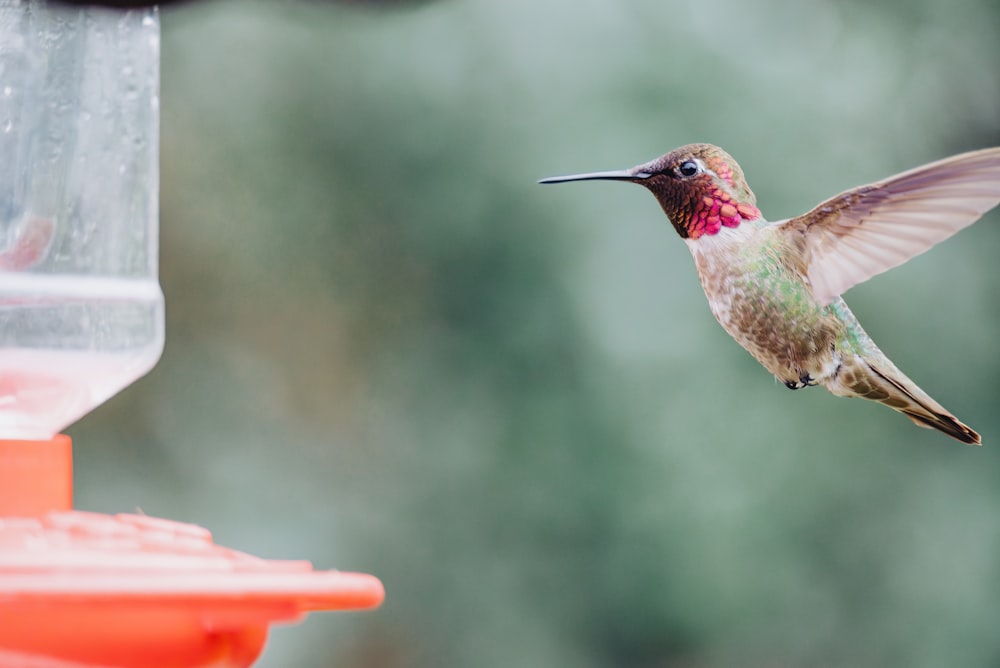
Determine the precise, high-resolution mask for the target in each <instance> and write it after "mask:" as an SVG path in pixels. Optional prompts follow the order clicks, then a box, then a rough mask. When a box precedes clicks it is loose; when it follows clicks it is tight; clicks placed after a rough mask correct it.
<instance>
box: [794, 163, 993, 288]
mask: <svg viewBox="0 0 1000 668" xmlns="http://www.w3.org/2000/svg"><path fill="white" fill-rule="evenodd" d="M998 203H1000V147H998V148H989V149H984V150H982V151H973V152H971V153H963V154H961V155H956V156H953V157H951V158H946V159H945V160H940V161H938V162H932V163H930V164H928V165H924V166H922V167H917V168H916V169H911V170H910V171H907V172H903V173H902V174H897V175H896V176H893V177H890V178H888V179H885V180H884V181H879V182H877V183H873V184H871V185H867V186H862V187H860V188H855V189H853V190H848V191H847V192H844V193H841V194H840V195H837V196H836V197H833V198H831V199H829V200H827V201H825V202H823V203H822V204H820V205H819V206H817V207H816V208H815V209H813V210H812V211H809V212H808V213H806V214H803V215H801V216H799V217H797V218H792V219H790V220H787V221H785V222H784V223H781V225H782V229H783V231H784V232H785V233H787V234H789V235H795V236H799V237H800V240H799V243H800V244H801V247H802V248H803V249H804V258H803V259H804V262H805V265H804V270H805V272H806V275H807V277H808V278H809V282H810V284H811V285H812V290H813V294H814V295H815V297H816V299H818V300H819V301H820V302H821V303H823V304H829V303H830V302H832V301H833V300H834V299H836V298H837V296H838V295H840V294H841V293H843V292H844V291H846V290H848V289H849V288H851V287H853V286H855V285H857V284H858V283H861V282H863V281H866V280H868V279H869V278H871V277H872V276H874V275H876V274H880V273H882V272H883V271H886V270H887V269H891V268H893V267H896V266H899V265H900V264H903V263H904V262H906V261H907V260H909V259H910V258H912V257H913V256H915V255H919V254H920V253H923V252H924V251H926V250H928V249H929V248H930V247H931V246H933V245H935V244H937V243H939V242H941V241H943V240H945V239H947V238H948V237H950V236H951V235H952V234H954V233H955V232H957V231H958V230H960V229H962V228H964V227H967V226H969V225H971V224H972V223H974V222H976V221H977V220H979V218H980V217H981V216H982V215H983V214H984V213H986V212H987V211H989V210H990V209H992V208H993V207H995V206H996V205H997V204H998Z"/></svg>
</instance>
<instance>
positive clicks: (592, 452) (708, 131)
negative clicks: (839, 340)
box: [70, 0, 1000, 668]
mask: <svg viewBox="0 0 1000 668" xmlns="http://www.w3.org/2000/svg"><path fill="white" fill-rule="evenodd" d="M348 4H349V6H337V5H330V4H326V3H287V2H271V3H267V2H248V1H246V0H243V1H240V2H237V1H235V0H233V1H229V2H206V3H201V4H198V3H192V4H187V5H183V6H181V7H179V8H177V9H173V10H165V11H164V12H163V15H162V23H163V72H162V78H163V91H162V108H163V132H162V192H161V204H162V214H161V226H162V232H161V239H162V241H161V248H162V260H161V278H162V283H163V287H164V291H165V293H166V296H167V303H168V320H167V322H168V325H167V348H166V352H165V354H164V357H163V359H162V361H161V363H160V364H159V366H158V367H157V368H156V369H155V370H154V371H153V372H152V373H151V374H150V376H149V377H147V378H145V379H143V380H142V381H140V382H139V383H137V384H136V385H135V386H134V387H133V388H131V389H129V390H127V391H125V392H124V393H123V394H122V395H120V396H119V397H117V398H115V399H113V400H112V401H110V402H109V403H108V404H106V405H105V406H103V407H102V408H100V409H98V410H97V411H96V412H95V413H94V414H93V415H91V416H90V417H88V418H87V419H85V420H84V421H83V422H81V423H80V424H79V425H77V426H75V427H74V428H72V429H71V431H70V433H71V434H72V435H73V436H74V438H75V440H76V443H77V469H78V470H77V505H78V507H81V508H87V509H93V510H100V511H108V512H116V511H122V510H130V509H132V507H134V506H138V507H140V508H141V509H142V510H143V511H144V512H147V513H149V514H152V515H158V516H163V517H170V518H173V519H178V520H184V521H191V522H196V523H199V524H202V525H205V526H207V527H209V528H211V529H212V530H213V532H214V534H215V537H216V540H217V541H218V542H219V543H221V544H224V545H228V546H232V547H235V548H239V549H243V550H246V551H249V552H253V553H256V554H260V555H262V556H267V557H273V558H307V559H310V560H311V561H313V562H314V564H315V565H316V566H317V567H320V568H343V569H350V570H361V571H366V572H371V573H374V574H376V575H378V576H379V577H380V578H382V580H383V581H384V583H385V585H386V588H387V594H388V598H387V602H386V604H385V606H384V607H383V608H382V609H381V610H379V611H377V612H374V613H347V614H342V615H341V614H338V615H313V616H312V617H310V618H309V619H308V621H307V622H306V623H305V624H303V625H301V626H298V627H295V628H291V629H278V630H276V631H275V632H274V633H273V635H272V640H271V644H270V645H269V647H268V650H267V651H266V652H265V655H264V658H263V659H262V661H261V663H260V665H261V666H302V667H305V668H309V667H314V666H315V667H319V666H344V667H347V666H350V667H355V668H362V667H364V668H370V667H376V666H377V667H379V668H382V667H384V668H397V667H399V668H416V667H424V666H439V667H448V666H456V667H457V666H481V667H489V666H527V667H532V666H539V667H542V666H582V667H594V668H596V667H604V666H640V667H650V668H652V667H665V666H671V667H673V666H677V667H707V666H731V665H742V666H762V667H763V666H775V665H797V666H914V667H921V666H927V667H932V666H941V665H962V666H990V665H996V664H997V663H998V662H1000V634H998V633H997V628H998V627H1000V520H998V519H997V517H998V515H1000V484H998V481H1000V454H998V452H1000V414H998V411H997V410H996V396H997V393H998V390H1000V358H998V356H997V355H996V350H997V347H996V332H997V331H998V328H1000V306H998V304H1000V300H998V299H997V296H998V295H1000V271H997V270H996V260H995V255H996V252H995V251H996V249H997V248H998V247H1000V230H998V229H997V226H998V224H1000V215H998V213H997V212H993V213H992V214H990V215H989V216H988V217H987V218H986V219H985V220H984V221H983V222H981V223H980V224H978V225H977V226H975V227H973V228H972V229H970V230H967V231H965V232H963V233H962V234H960V235H959V236H958V237H956V238H955V239H953V240H951V241H948V242H947V243H945V244H943V245H942V246H941V247H939V248H937V249H935V250H934V251H933V252H931V253H929V254H927V255H924V256H921V257H920V258H917V259H915V260H913V261H912V262H910V263H909V264H907V265H905V266H903V267H901V268H899V269H896V270H894V271H893V272H891V273H889V274H886V275H884V276H881V277H878V278H877V279H875V280H873V281H871V282H870V283H868V284H865V285H863V286H859V287H858V288H856V289H854V290H852V291H851V292H850V293H849V294H848V295H847V299H848V302H849V303H850V304H851V305H852V307H854V309H855V311H856V312H857V314H858V316H859V318H860V319H861V321H862V322H863V323H864V324H865V325H866V326H867V328H868V330H869V332H870V333H871V334H872V335H873V337H874V338H875V339H876V341H878V342H880V343H881V344H882V347H883V349H884V350H885V351H886V352H887V353H888V354H889V355H890V356H891V357H893V358H894V360H895V361H896V363H897V364H898V365H899V366H900V367H901V368H903V369H904V370H905V371H906V372H907V373H908V374H909V375H910V376H912V377H913V378H914V379H915V380H917V381H918V382H919V383H920V384H921V385H922V386H923V387H924V388H925V389H926V390H927V391H928V392H930V393H931V394H932V395H933V396H935V398H937V399H938V400H939V401H941V402H942V403H943V404H944V405H945V406H947V407H949V408H950V409H952V410H953V411H955V412H956V414H957V415H958V416H959V417H960V418H962V419H963V420H966V421H967V422H969V424H971V425H972V426H973V427H974V428H976V429H978V430H979V431H980V432H981V433H982V434H983V437H984V441H985V443H986V445H985V447H984V448H982V449H974V448H968V447H963V446H960V445H958V444H955V443H953V442H951V441H949V440H948V439H946V438H945V437H944V436H942V435H940V434H937V433H933V432H930V431H927V430H920V429H917V428H915V427H914V426H913V425H911V424H910V423H909V422H908V421H907V420H905V419H903V418H901V417H899V416H898V415H896V414H893V413H892V412H891V411H888V410H886V409H884V408H883V407H880V406H876V405H874V404H867V403H864V402H860V401H856V402H848V401H843V400H838V399H835V398H834V397H832V396H829V395H827V394H826V393H824V392H822V391H820V390H809V391H805V392H796V393H790V392H788V391H787V390H785V389H784V388H783V387H781V386H780V384H776V383H775V382H774V381H773V380H772V379H771V378H770V377H769V376H768V375H767V373H766V372H765V371H764V370H763V369H761V368H760V367H759V366H758V365H757V364H756V362H754V361H753V360H752V359H751V358H750V357H749V356H748V355H747V354H746V353H744V352H743V351H742V350H740V349H739V348H738V346H736V344H735V343H733V342H731V341H730V340H729V339H728V337H727V336H726V335H725V333H724V332H722V330H721V329H720V328H719V327H718V325H717V324H716V323H715V322H714V320H713V319H712V317H711V315H710V313H709V311H708V309H707V308H706V305H705V301H704V297H703V296H702V294H701V291H700V289H699V286H698V284H697V279H696V277H695V274H694V270H693V267H692V263H691V261H690V259H689V255H688V252H687V250H686V249H685V248H684V246H683V244H682V243H680V242H679V241H678V240H677V238H676V235H675V234H674V232H673V231H672V230H671V228H670V227H669V225H668V224H667V223H666V221H665V219H663V217H662V214H661V213H660V211H659V209H658V207H657V206H656V204H655V202H654V201H653V199H652V198H651V197H650V196H649V195H648V193H645V192H644V191H642V190H641V189H639V188H634V187H632V186H627V185H619V184H604V183H590V184H575V185H566V186H559V187H558V188H557V187H545V188H542V187H540V186H537V185H535V180H536V179H538V178H540V177H543V176H548V175H552V174H556V173H566V172H574V171H587V170H592V169H608V168H618V167H627V166H631V165H633V164H636V163H639V162H643V161H645V160H647V159H649V158H652V157H654V156H655V155H657V154H660V153H662V152H665V151H666V150H669V149H670V148H673V147H674V146H677V145H680V144H683V143H688V142H692V141H710V142H713V143H717V144H720V145H722V146H724V147H726V148H727V150H729V151H730V152H731V153H732V154H733V155H734V156H735V157H736V158H737V159H738V160H739V161H740V162H741V164H742V165H743V167H744V170H745V171H746V173H747V175H748V178H749V180H750V183H751V186H752V187H753V188H754V189H755V191H756V193H757V196H758V200H759V203H760V205H761V207H762V209H763V211H764V212H765V214H766V215H768V216H769V217H770V218H774V219H777V218H781V217H786V216H789V215H794V214H796V213H799V212H801V211H804V210H805V209H807V208H808V207H810V206H812V205H813V204H815V203H816V202H818V201H820V200H821V199H823V198H825V197H828V196H830V195H832V194H834V193H836V192H838V191H840V190H842V189H844V188H847V187H850V186H853V185H857V184H859V183H863V182H866V181H870V180H874V179H877V178H881V177H884V176H887V175H889V174H891V173H893V172H895V171H899V170H902V169H905V168H908V167H911V166H914V165H917V164H919V163H921V162H924V161H929V160H931V159H935V158H938V157H942V156H944V155H947V154H949V153H953V152H958V151H960V150H965V149H971V148H976V147H981V146H987V145H997V144H1000V40H998V36H1000V9H998V7H1000V6H998V5H997V4H996V3H995V2H990V1H989V0H956V1H953V2H949V3H941V2H932V1H931V0H916V1H911V2H902V1H899V2H888V3H877V4H872V3H864V2H853V3H836V2H832V1H830V2H806V3H790V2H781V1H779V0H771V1H765V2H756V3H741V2H735V1H730V2H723V1H717V2H712V1H709V2H696V3H674V2H662V1H660V0H635V1H632V2H628V3H624V2H611V1H605V2H601V1H593V2H573V1H572V0H559V1H552V2H544V3H539V2H528V1H527V0H514V1H511V2H503V3H501V2H487V1H486V0H478V1H477V0H450V1H440V2H417V3H412V4H408V3H394V6H393V7H391V8H388V7H382V6H378V7H375V6H369V5H368V4H366V3H361V2H359V3H348ZM376 4H378V3H376Z"/></svg>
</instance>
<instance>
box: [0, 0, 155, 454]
mask: <svg viewBox="0 0 1000 668" xmlns="http://www.w3.org/2000/svg"><path fill="white" fill-rule="evenodd" d="M158 93H159V23H158V19H157V16H156V13H155V11H152V10H146V11H128V12H122V11H114V10H101V9H94V8H88V9H79V8H70V7H68V6H62V5H49V4H47V3H44V2H38V1H36V0H32V1H31V2H28V1H27V0H23V1H22V0H0V438H5V439H11V438H24V439H30V438H38V439H41V438H48V437H50V436H52V435H53V434H55V433H57V432H58V431H60V430H61V429H63V428H64V427H66V426H67V425H68V424H70V423H72V422H73V421H75V420H77V419H78V418H80V417H81V416H83V415H85V414H86V413H88V412H89V411H90V410H92V409H93V408H94V407H95V406H97V405H98V404H100V403H102V402H104V401H105V400H107V399H108V398H109V397H111V396H112V395H114V394H115V393H116V392H118V391H119V390H121V389H122V388H124V387H125V386H127V385H129V384H130V383H132V382H133V381H134V380H135V379H136V378H138V377H139V376H141V375H143V374H144V373H146V372H147V371H148V370H149V369H150V368H152V366H153V365H154V364H155V363H156V360H157V359H158V358H159V356H160V352H161V351H162V348H163V294H162V292H161V291H160V286H159V283H158V280H157V234H158V230H157V209H158V200H157V189H158V165H157V161H158V132H159V127H158V126H159V110H158V106H159V100H158Z"/></svg>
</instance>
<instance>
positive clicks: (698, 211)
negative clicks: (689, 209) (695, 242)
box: [687, 188, 760, 239]
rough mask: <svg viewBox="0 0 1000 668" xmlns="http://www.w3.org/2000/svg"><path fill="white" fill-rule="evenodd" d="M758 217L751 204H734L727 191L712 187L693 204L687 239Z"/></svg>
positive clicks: (758, 214) (715, 231) (758, 213)
mask: <svg viewBox="0 0 1000 668" xmlns="http://www.w3.org/2000/svg"><path fill="white" fill-rule="evenodd" d="M759 217H760V211H759V210H758V209H757V207H755V206H754V205H752V204H746V203H743V202H739V203H736V204H734V203H733V202H732V197H730V196H729V193H727V192H725V191H724V190H721V189H720V188H713V189H712V192H711V193H710V194H708V195H705V196H704V197H702V198H701V200H700V201H699V202H698V203H697V205H696V206H695V210H694V212H693V214H692V215H691V222H690V224H689V225H688V228H687V234H688V238H689V239H697V238H698V237H700V236H701V235H703V234H709V235H711V234H718V233H719V230H721V229H722V228H723V227H736V226H737V225H739V224H740V223H742V222H743V221H744V220H753V219H754V218H759Z"/></svg>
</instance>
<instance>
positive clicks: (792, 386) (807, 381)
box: [784, 373, 816, 390]
mask: <svg viewBox="0 0 1000 668" xmlns="http://www.w3.org/2000/svg"><path fill="white" fill-rule="evenodd" d="M784 383H785V387H787V388H788V389H789V390H801V389H802V388H803V387H812V386H814V385H816V381H815V380H813V377H812V376H810V375H809V374H808V373H804V374H802V375H801V376H799V379H798V380H786V381H784Z"/></svg>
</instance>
